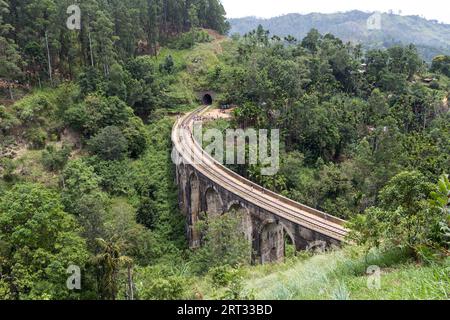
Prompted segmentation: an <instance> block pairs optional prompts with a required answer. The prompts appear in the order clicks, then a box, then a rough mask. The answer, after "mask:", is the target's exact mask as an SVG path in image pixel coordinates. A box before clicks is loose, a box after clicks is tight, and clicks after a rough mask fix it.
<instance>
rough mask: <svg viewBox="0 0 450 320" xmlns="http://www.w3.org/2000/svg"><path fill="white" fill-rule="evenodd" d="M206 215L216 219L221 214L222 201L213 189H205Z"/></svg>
mask: <svg viewBox="0 0 450 320" xmlns="http://www.w3.org/2000/svg"><path fill="white" fill-rule="evenodd" d="M205 204H206V210H205V211H206V213H207V214H208V216H212V217H216V216H220V215H221V214H222V208H223V201H222V198H221V197H220V194H219V192H218V191H217V190H216V188H214V187H209V188H207V190H206V192H205Z"/></svg>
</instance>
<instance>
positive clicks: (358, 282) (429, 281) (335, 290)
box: [245, 248, 450, 300]
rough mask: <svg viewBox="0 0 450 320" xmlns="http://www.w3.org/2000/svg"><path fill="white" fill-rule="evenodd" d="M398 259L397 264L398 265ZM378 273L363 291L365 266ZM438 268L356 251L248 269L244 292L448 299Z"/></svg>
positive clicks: (449, 282)
mask: <svg viewBox="0 0 450 320" xmlns="http://www.w3.org/2000/svg"><path fill="white" fill-rule="evenodd" d="M402 260H403V261H402ZM372 265H375V266H379V267H380V268H381V278H380V279H381V286H380V288H379V289H369V287H368V280H369V282H370V279H372V278H370V277H369V276H368V275H367V274H366V271H367V268H368V267H369V266H372ZM448 268H449V267H448V266H447V269H446V268H445V267H443V266H437V265H436V266H419V265H415V264H413V263H412V262H410V261H407V260H404V258H403V257H402V254H401V253H399V252H396V253H393V254H387V255H381V254H377V253H374V252H373V253H371V254H369V255H367V256H365V255H362V254H361V253H359V252H358V250H357V249H356V248H347V249H344V250H341V251H337V252H332V253H328V254H320V255H316V256H313V257H311V258H307V259H305V260H300V261H296V262H295V261H294V262H293V261H291V262H287V265H286V264H282V265H279V266H272V267H269V270H267V268H266V267H264V266H258V267H254V268H250V269H248V270H247V272H246V276H245V288H246V290H251V291H253V292H254V294H255V296H256V298H259V299H301V300H311V299H319V300H322V299H357V300H383V299H448V298H449V296H450V275H449V271H450V269H448Z"/></svg>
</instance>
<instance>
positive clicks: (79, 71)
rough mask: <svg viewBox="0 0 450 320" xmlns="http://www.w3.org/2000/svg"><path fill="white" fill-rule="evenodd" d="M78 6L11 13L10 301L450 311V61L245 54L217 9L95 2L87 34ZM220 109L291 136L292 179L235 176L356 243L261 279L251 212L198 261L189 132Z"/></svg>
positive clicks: (1, 17)
mask: <svg viewBox="0 0 450 320" xmlns="http://www.w3.org/2000/svg"><path fill="white" fill-rule="evenodd" d="M69 4H71V3H69V2H68V1H52V0H27V1H13V0H8V1H5V0H0V7H1V10H0V22H1V24H0V81H1V82H0V299H11V300H27V299H41V300H45V299H55V300H57V299H93V300H95V299H99V300H114V299H128V300H135V299H141V300H156V299H205V298H213V299H253V298H272V299H345V298H362V299H370V298H375V299H382V298H383V297H391V298H395V299H405V298H415V299H427V298H428V299H448V298H449V292H450V288H449V285H450V281H449V278H448V275H449V273H448V270H449V258H448V257H449V241H450V240H449V237H450V227H449V225H450V217H449V192H450V183H449V181H448V172H449V169H450V125H449V124H450V121H449V120H450V119H449V104H448V96H449V89H450V78H449V76H450V71H449V70H450V57H449V56H445V55H439V56H437V57H435V58H434V59H433V61H432V65H431V67H429V66H428V65H426V64H424V63H423V61H422V59H421V57H420V56H419V54H418V50H417V48H416V46H414V45H410V44H408V45H405V46H393V47H391V48H389V49H374V50H368V51H364V50H363V48H362V46H360V45H353V44H349V43H346V42H344V41H342V40H340V39H339V38H338V37H336V36H334V35H331V34H326V35H324V34H321V33H320V32H318V31H317V30H315V29H312V30H310V31H309V32H308V33H307V34H306V36H305V37H304V38H303V39H294V38H293V37H287V38H286V39H282V38H281V37H279V36H276V35H272V34H270V33H269V32H268V31H267V30H265V29H264V28H263V27H261V26H260V27H258V28H257V29H256V30H253V31H251V32H249V33H248V34H246V35H245V36H242V37H233V38H232V39H230V38H227V37H225V36H224V34H225V33H226V32H227V30H228V24H227V22H226V20H225V17H224V14H225V12H224V10H223V7H222V6H221V4H220V2H219V1H217V0H193V1H181V0H161V1H145V0H130V1H126V2H125V1H100V0H89V1H82V2H81V4H80V7H81V16H82V28H81V30H69V29H67V27H66V19H67V16H68V14H67V13H66V9H67V6H69ZM203 90H213V91H215V92H216V93H217V96H215V99H214V103H215V105H214V106H213V107H219V106H222V105H228V106H234V109H233V111H232V113H231V117H230V119H228V120H226V121H225V120H218V121H211V122H209V123H208V124H207V125H206V124H205V127H207V126H208V127H216V128H219V129H221V130H225V129H226V128H230V127H233V128H243V129H247V128H256V129H277V128H278V129H281V139H282V148H281V168H280V171H279V172H278V173H277V174H276V175H275V176H263V175H262V174H261V167H260V166H259V165H255V166H253V165H243V166H233V167H232V169H233V170H235V171H237V172H238V173H240V174H241V175H243V176H245V177H247V178H249V179H252V180H254V181H256V182H257V183H259V184H261V185H262V186H264V187H266V188H268V189H271V190H273V191H275V192H278V193H280V194H282V195H285V196H287V197H290V198H292V199H294V200H296V201H299V202H302V203H304V204H307V205H310V206H312V207H315V208H317V209H320V210H324V211H326V212H328V213H330V214H333V215H336V216H338V217H341V218H344V219H347V220H348V228H349V229H350V231H351V232H350V238H349V240H350V241H349V243H350V244H347V245H343V248H342V249H341V250H338V249H336V251H332V252H328V253H323V252H322V253H320V254H317V255H316V254H315V253H314V252H311V251H305V252H300V253H296V252H295V250H294V248H293V246H292V245H291V244H289V243H287V242H286V244H285V248H286V259H285V261H284V262H280V263H279V264H273V265H266V266H254V265H252V262H253V264H254V261H251V257H252V252H251V245H250V243H249V241H247V239H246V238H245V235H243V234H242V232H241V231H240V221H241V220H240V217H239V215H238V213H236V214H224V215H223V216H220V217H216V218H208V217H207V216H206V217H205V218H204V219H203V220H202V221H201V222H199V223H198V226H197V228H198V232H199V234H201V235H202V239H201V244H202V246H201V247H200V248H198V249H195V250H193V249H190V248H189V244H188V241H187V239H186V217H184V216H183V215H182V214H181V213H180V211H179V203H178V191H177V187H176V185H175V174H174V169H175V168H174V164H173V162H172V159H171V151H172V145H171V130H172V126H173V123H174V121H175V119H177V117H178V116H180V115H181V114H183V113H184V112H187V111H190V110H193V109H195V108H197V107H198V104H199V103H200V101H198V96H197V92H199V91H203ZM233 213H235V212H233ZM370 265H378V266H379V267H380V268H382V270H383V276H384V275H386V277H385V278H383V279H385V280H384V281H386V282H384V283H385V284H386V286H383V290H382V291H370V290H368V289H367V287H366V286H365V281H366V280H365V279H366V273H365V272H366V269H367V267H368V266H370ZM77 276H79V277H80V279H81V284H80V283H79V282H78V284H80V286H77V281H76V280H74V279H77ZM68 277H69V278H68ZM399 283H400V285H399Z"/></svg>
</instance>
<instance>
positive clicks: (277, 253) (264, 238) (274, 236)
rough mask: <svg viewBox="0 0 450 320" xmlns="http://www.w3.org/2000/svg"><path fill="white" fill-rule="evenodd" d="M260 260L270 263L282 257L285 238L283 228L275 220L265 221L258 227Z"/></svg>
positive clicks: (280, 259)
mask: <svg viewBox="0 0 450 320" xmlns="http://www.w3.org/2000/svg"><path fill="white" fill-rule="evenodd" d="M259 230H260V232H259V256H260V262H261V263H262V264H264V263H271V262H278V261H282V260H283V258H284V253H285V252H284V250H285V243H284V241H285V238H284V235H285V234H284V228H283V226H282V225H281V224H279V223H277V222H276V221H275V220H268V221H265V222H264V223H263V224H262V225H261V227H260V228H259Z"/></svg>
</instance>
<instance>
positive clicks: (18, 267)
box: [0, 184, 88, 300]
mask: <svg viewBox="0 0 450 320" xmlns="http://www.w3.org/2000/svg"><path fill="white" fill-rule="evenodd" d="M79 232H80V228H79V226H78V224H77V223H76V221H75V219H74V218H73V217H72V216H70V215H69V214H67V213H66V212H64V210H63V206H62V203H61V200H60V197H59V196H58V194H56V193H55V192H53V191H49V190H47V189H45V188H44V187H42V186H39V185H35V184H18V185H16V186H14V187H13V188H12V190H10V191H8V192H6V193H5V194H4V195H3V197H1V198H0V244H1V250H0V261H1V264H0V265H1V267H0V274H1V276H0V278H1V280H0V281H4V283H7V284H8V289H7V290H8V294H9V296H10V297H12V298H14V299H24V300H26V299H73V298H77V297H79V293H76V292H71V291H68V290H67V288H66V279H67V277H68V275H67V273H66V269H67V268H68V267H69V266H70V265H77V266H79V267H80V268H84V266H85V264H86V263H87V259H88V252H87V249H86V243H85V241H84V239H82V238H81V237H80V236H79Z"/></svg>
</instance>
